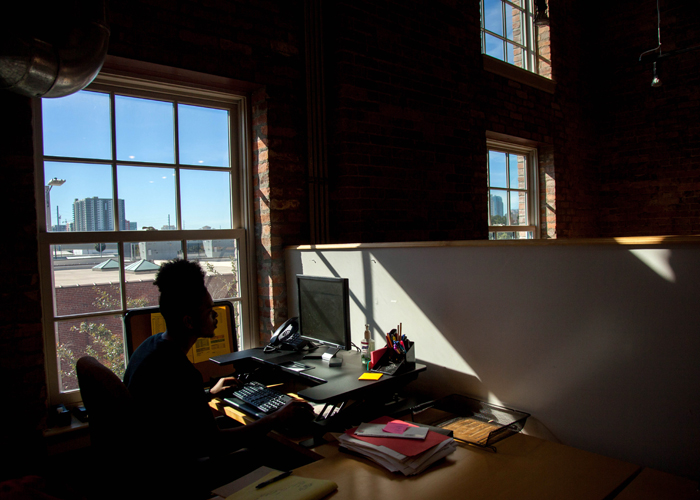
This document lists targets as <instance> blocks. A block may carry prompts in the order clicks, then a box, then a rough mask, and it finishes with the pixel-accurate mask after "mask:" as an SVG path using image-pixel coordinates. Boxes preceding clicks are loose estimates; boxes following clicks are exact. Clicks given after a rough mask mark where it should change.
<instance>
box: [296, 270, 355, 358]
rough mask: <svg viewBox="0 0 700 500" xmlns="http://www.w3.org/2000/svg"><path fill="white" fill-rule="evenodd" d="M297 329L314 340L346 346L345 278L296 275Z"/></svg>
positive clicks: (347, 307)
mask: <svg viewBox="0 0 700 500" xmlns="http://www.w3.org/2000/svg"><path fill="white" fill-rule="evenodd" d="M297 291H298V298H299V331H300V333H301V335H302V337H303V338H305V339H308V340H310V341H312V342H313V343H314V344H322V345H326V346H329V347H338V348H340V349H346V350H348V349H350V346H351V343H352V341H351V340H350V287H349V285H348V280H347V278H327V277H320V276H304V275H297Z"/></svg>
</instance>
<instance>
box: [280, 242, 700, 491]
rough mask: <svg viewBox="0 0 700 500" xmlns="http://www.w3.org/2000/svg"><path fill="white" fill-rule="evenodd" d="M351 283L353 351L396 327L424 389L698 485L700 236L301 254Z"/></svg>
mask: <svg viewBox="0 0 700 500" xmlns="http://www.w3.org/2000/svg"><path fill="white" fill-rule="evenodd" d="M286 259H287V278H288V280H287V286H288V290H289V297H290V302H291V303H290V304H289V307H290V314H291V313H293V311H295V310H296V302H295V301H296V297H295V293H296V292H295V290H294V276H295V275H296V274H307V275H316V276H342V277H347V278H349V280H350V293H351V297H350V302H351V304H350V308H351V326H352V331H353V341H354V343H355V344H357V345H359V344H360V339H361V337H362V334H363V332H364V325H365V323H369V324H370V325H371V331H372V333H373V335H374V338H375V339H376V341H377V343H378V344H379V343H380V342H381V340H380V339H381V337H382V334H383V333H385V332H387V331H389V330H390V329H392V328H395V327H396V326H397V325H398V324H399V323H401V324H402V326H403V332H404V333H405V334H406V335H407V336H408V337H409V338H410V339H411V340H413V341H415V342H416V346H417V358H418V360H419V362H422V363H425V364H427V365H428V370H427V372H426V373H424V374H423V375H421V377H419V379H418V380H417V381H416V382H413V383H412V387H414V388H415V389H416V390H417V391H421V392H425V393H432V394H435V395H438V396H439V395H446V394H450V393H461V394H467V395H472V396H475V397H479V398H482V399H486V400H489V401H491V402H494V403H497V404H502V405H504V406H509V407H512V408H516V409H518V410H523V411H526V412H528V413H530V414H532V417H531V418H530V420H529V422H528V425H527V426H526V432H529V433H531V434H535V435H538V436H540V437H544V438H547V439H553V440H558V441H561V442H563V443H565V444H569V445H572V446H576V447H579V448H582V449H586V450H589V451H594V452H598V453H602V454H605V455H609V456H612V457H616V458H620V459H624V460H627V461H631V462H634V463H638V464H640V465H645V466H649V467H654V468H657V469H661V470H664V471H667V472H671V473H675V474H681V475H685V476H690V477H694V478H698V477H700V388H699V385H700V303H699V302H700V238H698V239H695V238H666V239H664V238H647V239H618V240H576V241H572V240H566V241H561V240H560V241H549V242H517V243H515V242H509V243H499V242H449V243H443V244H439V243H434V244H420V243H419V244H394V245H392V244H381V245H380V244H376V245H373V244H364V245H343V246H340V245H336V246H333V245H324V246H318V247H308V246H306V247H294V248H288V249H287V251H286Z"/></svg>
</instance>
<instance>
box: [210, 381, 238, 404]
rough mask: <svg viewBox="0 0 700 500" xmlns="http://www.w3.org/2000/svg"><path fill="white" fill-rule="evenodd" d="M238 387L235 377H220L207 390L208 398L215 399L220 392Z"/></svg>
mask: <svg viewBox="0 0 700 500" xmlns="http://www.w3.org/2000/svg"><path fill="white" fill-rule="evenodd" d="M240 385H241V382H240V381H239V380H238V379H237V378H236V377H222V378H220V379H219V380H218V381H217V382H216V384H214V385H213V386H212V388H211V389H209V391H208V395H209V398H210V399H211V398H214V397H217V396H216V395H217V394H219V393H220V392H222V391H225V390H226V389H230V388H231V387H239V386H240Z"/></svg>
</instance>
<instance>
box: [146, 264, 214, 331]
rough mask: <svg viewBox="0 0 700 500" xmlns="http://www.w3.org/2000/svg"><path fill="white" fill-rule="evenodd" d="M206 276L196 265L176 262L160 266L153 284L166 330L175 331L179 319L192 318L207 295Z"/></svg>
mask: <svg viewBox="0 0 700 500" xmlns="http://www.w3.org/2000/svg"><path fill="white" fill-rule="evenodd" d="M205 275H206V274H205V272H204V271H203V270H202V268H201V266H200V265H199V263H198V262H194V261H190V260H183V259H175V260H171V261H168V262H166V263H164V264H162V265H161V266H160V270H159V271H158V273H157V274H156V279H155V281H154V282H153V284H154V285H156V286H157V287H158V290H159V291H160V298H159V299H158V303H159V305H160V313H161V314H162V315H163V318H165V324H166V325H167V326H168V327H169V328H177V327H178V326H179V325H180V323H181V322H182V318H183V317H184V316H186V315H188V314H193V313H194V312H195V311H196V310H197V308H198V307H199V306H200V304H201V300H202V298H203V297H204V295H206V293H207V288H206V286H205V284H204V276H205Z"/></svg>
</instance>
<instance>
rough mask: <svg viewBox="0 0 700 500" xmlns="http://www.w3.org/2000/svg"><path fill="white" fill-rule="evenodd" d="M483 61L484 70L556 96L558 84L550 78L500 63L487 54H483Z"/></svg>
mask: <svg viewBox="0 0 700 500" xmlns="http://www.w3.org/2000/svg"><path fill="white" fill-rule="evenodd" d="M482 59H483V61H484V70H486V71H489V72H491V73H495V74H497V75H500V76H503V77H505V78H508V79H510V80H514V81H516V82H519V83H522V84H525V85H528V86H530V87H533V88H536V89H539V90H543V91H544V92H547V93H549V94H554V91H555V90H556V86H557V84H556V82H554V81H553V80H550V79H549V78H545V77H543V76H540V75H536V74H535V73H532V72H530V71H527V70H524V69H522V68H518V67H517V66H513V65H512V64H508V63H506V62H503V61H499V60H498V59H495V58H493V57H491V56H487V55H486V54H482Z"/></svg>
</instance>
